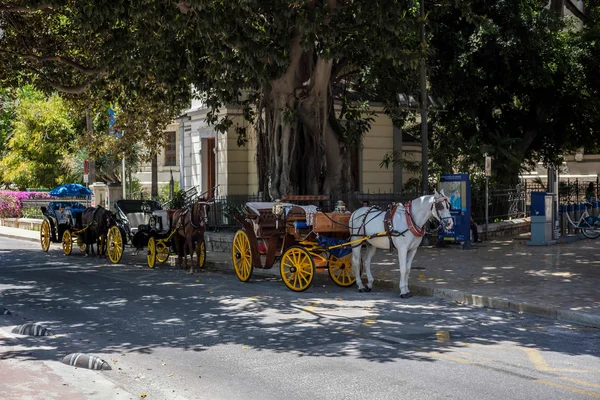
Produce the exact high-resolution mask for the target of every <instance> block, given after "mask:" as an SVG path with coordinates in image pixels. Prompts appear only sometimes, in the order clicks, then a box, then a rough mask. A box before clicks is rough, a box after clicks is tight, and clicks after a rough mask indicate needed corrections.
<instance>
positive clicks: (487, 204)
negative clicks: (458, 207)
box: [485, 174, 490, 241]
mask: <svg viewBox="0 0 600 400" xmlns="http://www.w3.org/2000/svg"><path fill="white" fill-rule="evenodd" d="M489 182H490V177H489V176H487V174H486V176H485V240H486V241H487V240H489V233H488V232H489V212H490V192H489Z"/></svg>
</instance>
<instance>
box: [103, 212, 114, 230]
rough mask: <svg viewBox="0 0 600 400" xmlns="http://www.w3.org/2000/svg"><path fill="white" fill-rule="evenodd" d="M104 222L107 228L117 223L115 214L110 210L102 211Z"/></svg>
mask: <svg viewBox="0 0 600 400" xmlns="http://www.w3.org/2000/svg"><path fill="white" fill-rule="evenodd" d="M102 222H103V223H104V224H105V228H106V229H110V228H111V227H112V226H114V225H117V220H116V219H115V216H114V214H113V213H112V212H110V211H109V210H104V212H103V213H102Z"/></svg>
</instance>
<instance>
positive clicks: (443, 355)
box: [429, 351, 473, 364]
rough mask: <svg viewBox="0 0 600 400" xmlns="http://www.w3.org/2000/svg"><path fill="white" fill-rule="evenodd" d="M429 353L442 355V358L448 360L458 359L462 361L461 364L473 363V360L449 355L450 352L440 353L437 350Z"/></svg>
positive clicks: (459, 361)
mask: <svg viewBox="0 0 600 400" xmlns="http://www.w3.org/2000/svg"><path fill="white" fill-rule="evenodd" d="M429 354H431V355H432V356H436V357H440V358H445V359H446V360H452V361H456V362H458V363H461V364H473V363H472V362H471V361H468V360H465V359H464V358H459V357H454V356H449V355H448V354H444V353H439V352H437V351H432V352H430V353H429Z"/></svg>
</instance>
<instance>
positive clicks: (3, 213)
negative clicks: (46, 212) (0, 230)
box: [0, 190, 52, 218]
mask: <svg viewBox="0 0 600 400" xmlns="http://www.w3.org/2000/svg"><path fill="white" fill-rule="evenodd" d="M50 198H52V196H50V195H49V194H48V193H46V192H13V191H10V190H0V218H21V217H22V216H23V200H36V199H50Z"/></svg>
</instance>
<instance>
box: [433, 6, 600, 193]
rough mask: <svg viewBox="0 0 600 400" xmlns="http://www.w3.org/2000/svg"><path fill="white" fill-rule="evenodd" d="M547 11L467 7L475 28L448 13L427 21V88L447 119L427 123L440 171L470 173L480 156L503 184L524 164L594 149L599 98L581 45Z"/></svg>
mask: <svg viewBox="0 0 600 400" xmlns="http://www.w3.org/2000/svg"><path fill="white" fill-rule="evenodd" d="M547 4H548V2H546V1H533V0H501V1H494V2H483V1H481V2H473V4H472V9H471V20H472V21H475V22H476V23H471V22H469V21H467V19H465V18H460V15H459V14H457V13H456V12H451V13H448V14H446V15H442V16H440V17H439V18H438V19H436V20H435V23H436V25H437V27H438V28H437V29H436V30H435V32H434V33H433V37H432V40H431V44H432V46H433V47H434V48H435V49H436V51H435V52H434V53H433V55H432V56H431V57H430V60H429V63H430V65H432V69H431V78H430V80H431V88H432V92H433V94H434V95H435V96H436V97H438V98H441V99H442V100H443V101H444V103H445V104H446V111H447V112H445V113H438V114H434V115H433V116H432V126H433V127H434V128H433V130H432V135H431V142H430V143H431V148H432V150H431V151H432V154H433V155H434V157H436V158H437V160H436V161H437V162H438V163H439V164H440V165H443V166H445V167H446V168H453V167H454V168H457V167H459V168H460V169H461V170H464V169H463V168H470V167H472V166H476V167H477V168H476V169H478V170H479V171H480V170H481V169H482V167H483V159H484V158H483V155H484V153H488V154H489V155H491V156H492V157H493V158H494V163H493V168H494V171H495V173H496V175H497V176H498V177H499V179H502V180H503V181H505V182H507V183H509V182H512V181H514V180H515V179H517V176H518V172H519V171H520V169H521V168H522V167H523V166H524V165H526V164H527V163H529V162H536V161H538V160H541V161H543V162H545V163H547V164H556V163H559V162H560V157H561V155H562V154H563V153H564V152H568V151H570V150H572V149H575V148H577V147H580V146H595V145H596V144H597V143H598V137H599V135H598V132H597V131H596V130H597V128H596V127H597V126H599V125H598V124H597V122H596V120H597V115H598V113H597V112H595V110H598V99H599V97H598V96H593V95H591V94H592V93H590V92H589V84H590V83H591V82H593V81H594V79H592V78H593V77H592V76H591V75H589V74H586V71H585V69H584V68H582V66H583V64H584V63H585V61H586V57H587V55H586V51H585V49H586V46H589V42H587V41H582V37H581V33H579V32H576V31H573V30H570V29H565V28H566V27H567V25H566V21H563V20H559V19H558V18H557V17H556V16H555V15H554V14H553V13H552V11H551V10H550V9H548V7H547ZM586 42H587V44H586ZM596 57H597V56H596ZM597 61H598V60H596V61H595V64H594V65H595V66H596V67H595V71H597V66H598V63H597ZM596 73H597V72H596Z"/></svg>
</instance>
